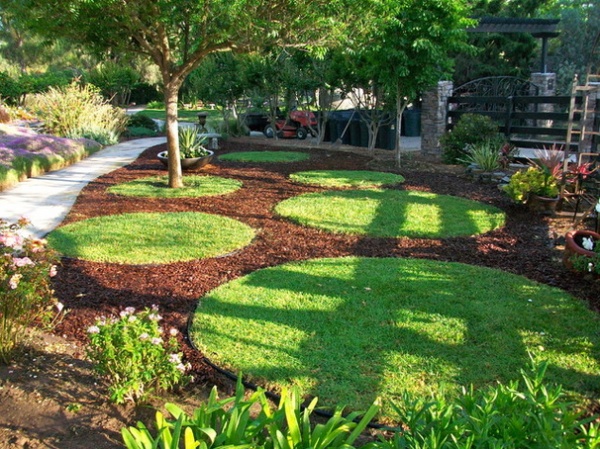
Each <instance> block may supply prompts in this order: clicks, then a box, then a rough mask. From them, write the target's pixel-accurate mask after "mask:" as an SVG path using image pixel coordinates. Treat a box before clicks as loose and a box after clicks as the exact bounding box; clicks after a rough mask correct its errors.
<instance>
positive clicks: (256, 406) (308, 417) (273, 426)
mask: <svg viewBox="0 0 600 449" xmlns="http://www.w3.org/2000/svg"><path fill="white" fill-rule="evenodd" d="M316 405H317V399H316V398H315V399H313V400H312V401H311V402H310V404H309V405H308V406H306V407H303V406H302V399H301V396H300V395H299V394H298V392H297V391H295V390H292V391H290V392H287V391H284V392H283V393H282V395H281V400H280V401H279V404H278V406H277V408H275V409H274V408H273V407H272V406H271V405H270V403H269V401H268V400H267V396H266V394H265V392H264V391H263V390H259V391H257V392H255V393H254V394H252V395H251V396H250V397H249V398H248V399H245V392H244V389H243V387H242V384H241V382H238V384H237V388H236V394H235V396H234V397H231V398H227V399H223V400H219V399H218V396H217V391H216V389H215V388H213V390H212V392H211V394H210V397H209V398H208V401H207V402H206V404H204V405H202V406H200V407H199V408H197V409H196V410H194V412H193V414H192V416H189V415H187V414H186V413H185V412H184V411H183V410H182V409H181V408H179V407H177V406H176V405H174V404H167V405H166V406H165V408H166V409H167V411H168V412H169V413H170V414H171V415H172V416H173V418H174V419H173V420H166V419H165V417H164V416H163V414H162V413H160V412H157V413H156V429H157V430H156V436H153V435H152V433H151V432H150V430H149V429H148V427H146V426H145V425H144V424H143V423H138V425H137V428H136V427H129V428H125V429H122V431H121V433H122V436H123V440H124V442H125V445H126V446H127V448H128V449H146V448H150V447H161V448H173V449H175V448H179V447H181V446H180V443H183V442H185V447H186V448H194V447H200V448H218V447H223V448H225V447H228V448H238V449H254V448H257V449H258V448H264V449H267V448H269V449H292V448H293V449H309V448H310V449H313V448H314V449H325V448H340V449H341V448H352V447H353V446H352V444H353V442H354V441H356V439H357V438H358V437H359V436H360V434H361V432H362V431H363V430H364V429H365V428H366V426H367V425H368V423H369V421H370V420H371V419H373V417H374V416H375V414H376V413H377V409H378V407H377V406H376V405H373V406H371V407H370V408H369V410H368V411H367V412H366V413H365V415H364V416H363V417H362V418H361V419H360V420H358V418H359V417H360V415H359V414H358V413H352V414H350V415H349V416H346V417H344V416H342V409H341V408H338V409H337V410H335V412H334V413H333V415H332V416H331V417H330V418H329V419H328V420H327V421H326V422H323V423H320V424H315V423H314V421H313V413H314V411H315V408H316Z"/></svg>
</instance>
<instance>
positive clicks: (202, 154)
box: [157, 127, 214, 170]
mask: <svg viewBox="0 0 600 449" xmlns="http://www.w3.org/2000/svg"><path fill="white" fill-rule="evenodd" d="M205 140H206V136H200V135H198V132H197V131H196V129H195V128H193V127H185V128H179V154H180V163H181V169H182V170H193V169H197V168H200V167H204V166H205V165H206V164H208V163H209V162H210V161H211V160H212V158H213V156H214V152H213V151H210V150H207V149H206V148H205V147H204V145H203V144H204V141H205ZM157 157H158V159H159V160H160V161H161V162H162V163H163V164H164V165H165V167H168V166H169V158H168V155H167V152H166V151H162V152H160V153H158V155H157Z"/></svg>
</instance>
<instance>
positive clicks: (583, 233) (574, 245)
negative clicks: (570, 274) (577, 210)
mask: <svg viewBox="0 0 600 449" xmlns="http://www.w3.org/2000/svg"><path fill="white" fill-rule="evenodd" d="M584 237H591V238H592V239H593V240H594V241H595V242H596V244H597V245H600V234H598V233H596V232H594V231H588V230H585V229H584V230H579V231H569V232H567V235H566V236H565V252H564V253H563V264H564V265H565V267H567V268H568V269H569V270H573V264H572V263H571V260H570V259H571V257H572V256H574V255H575V254H579V255H581V256H588V257H593V256H594V255H595V254H596V253H595V252H594V251H588V250H587V249H585V248H584V247H583V246H582V245H583V238H584Z"/></svg>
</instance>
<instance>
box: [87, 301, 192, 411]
mask: <svg viewBox="0 0 600 449" xmlns="http://www.w3.org/2000/svg"><path fill="white" fill-rule="evenodd" d="M160 319H161V317H160V315H159V314H158V309H157V308H156V307H154V306H153V308H152V309H146V310H143V311H142V312H139V313H135V310H134V309H133V308H132V307H128V308H126V309H125V310H123V311H122V312H121V313H120V315H119V318H110V319H106V318H100V319H98V320H97V321H96V323H95V324H94V325H93V326H90V327H89V328H88V335H89V339H90V345H89V348H88V356H89V357H90V359H91V360H92V361H93V362H94V363H95V366H94V368H95V370H96V371H97V372H98V373H99V374H100V375H102V376H105V377H106V378H107V379H108V382H109V384H110V385H109V392H110V398H111V400H112V401H113V402H115V403H117V404H122V403H124V402H125V401H127V400H129V401H132V402H134V403H138V402H143V401H146V400H147V399H148V398H149V397H150V396H151V395H152V394H154V393H156V392H159V391H164V390H168V389H170V388H172V387H174V386H175V385H178V384H180V383H182V382H184V381H185V380H186V376H185V371H186V369H187V367H186V366H185V365H183V363H182V361H181V353H180V352H178V351H177V349H178V343H177V340H176V338H175V335H176V334H177V332H176V330H174V329H171V331H170V332H169V334H170V338H169V339H168V340H167V341H166V342H165V341H163V330H162V329H161V328H160V326H159V324H158V323H159V321H160Z"/></svg>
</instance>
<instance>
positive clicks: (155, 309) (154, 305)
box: [152, 304, 158, 312]
mask: <svg viewBox="0 0 600 449" xmlns="http://www.w3.org/2000/svg"><path fill="white" fill-rule="evenodd" d="M152 310H154V311H155V312H158V306H157V305H156V304H152Z"/></svg>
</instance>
